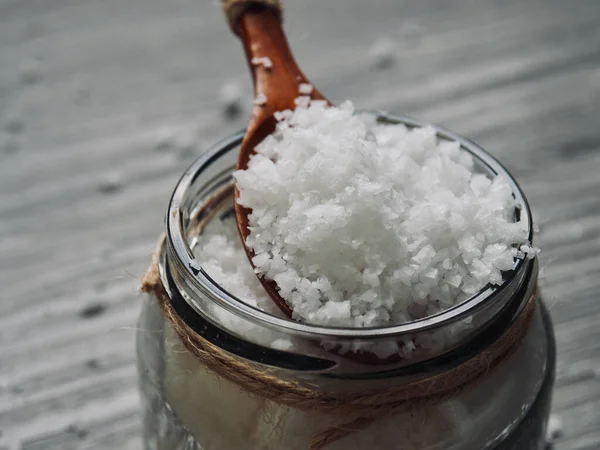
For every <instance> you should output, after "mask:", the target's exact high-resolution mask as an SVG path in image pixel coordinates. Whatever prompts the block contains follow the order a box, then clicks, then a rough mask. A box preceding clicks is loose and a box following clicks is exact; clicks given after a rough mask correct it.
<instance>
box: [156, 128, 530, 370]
mask: <svg viewBox="0 0 600 450" xmlns="http://www.w3.org/2000/svg"><path fill="white" fill-rule="evenodd" d="M378 120H382V121H384V122H388V123H404V124H406V125H407V126H409V127H410V126H422V125H424V124H421V123H418V122H416V121H413V120H410V119H406V118H390V117H383V118H382V117H381V116H380V117H379V118H378ZM437 131H438V136H439V138H440V139H451V140H456V141H459V143H460V144H461V146H462V148H463V149H464V150H465V151H468V152H470V153H471V154H472V155H473V156H474V158H475V159H477V161H478V163H477V164H479V165H480V166H481V167H484V168H485V170H486V171H487V172H488V173H491V174H502V175H504V176H506V177H507V178H508V179H509V180H510V181H511V185H512V188H513V192H514V195H515V199H516V201H517V203H518V204H520V205H521V206H522V209H521V210H519V211H516V214H517V215H520V216H521V220H522V222H523V223H524V224H525V225H526V226H527V227H528V228H529V229H530V236H529V237H530V238H531V213H530V211H529V208H528V206H527V202H526V200H525V198H524V196H523V194H522V193H521V191H520V188H519V187H518V185H517V184H516V183H515V182H514V180H512V178H510V175H509V174H508V172H506V170H505V169H504V168H503V167H502V166H501V165H500V164H499V163H498V162H497V161H495V160H494V159H493V158H492V157H491V156H490V155H488V154H487V153H486V152H485V151H483V150H482V149H481V148H479V147H477V146H476V145H475V144H473V143H471V142H469V141H467V140H466V139H464V138H461V137H460V136H457V135H455V134H452V133H450V132H448V131H446V130H443V129H441V128H437ZM242 138H243V133H238V134H237V135H235V136H233V137H231V138H228V139H226V140H224V141H222V142H221V143H219V144H217V145H216V146H215V147H213V148H212V149H209V150H208V151H207V152H206V153H205V154H204V155H203V156H202V157H201V158H199V159H198V160H197V161H196V162H195V163H194V164H193V166H192V167H191V168H190V169H189V170H188V171H187V172H186V173H185V174H184V176H183V177H182V179H181V180H180V183H179V184H178V186H177V188H176V190H175V192H174V194H173V197H172V199H171V203H170V205H169V212H168V214H167V217H166V222H167V239H166V243H165V245H164V247H163V251H162V258H161V278H162V282H163V285H164V286H165V288H166V289H167V291H168V294H169V296H170V298H171V301H172V302H173V305H174V308H175V310H176V311H177V313H178V314H180V316H181V317H183V318H184V319H185V321H186V323H189V325H190V327H192V328H193V329H194V330H195V331H196V332H197V333H198V334H200V335H202V336H204V337H205V338H206V339H207V340H209V341H211V342H212V343H213V344H215V345H218V346H220V347H222V348H223V349H225V350H227V351H228V352H230V353H233V354H236V355H238V356H240V357H242V358H245V359H248V360H251V361H255V362H257V363H260V364H265V365H268V366H274V367H279V368H284V369H294V370H297V371H311V372H319V373H327V374H330V375H332V376H343V377H361V376H373V374H386V373H392V372H394V373H399V372H403V373H404V372H406V373H412V372H415V373H416V372H419V371H423V370H425V369H424V368H427V367H433V366H443V365H444V364H450V363H451V362H452V361H456V360H457V359H458V360H460V359H461V355H465V354H469V352H468V350H469V349H471V348H473V347H476V345H475V344H476V343H477V342H480V341H486V340H493V339H494V336H497V335H498V334H499V333H500V332H501V330H502V329H506V327H507V326H508V325H509V324H510V322H511V321H512V320H513V319H514V317H515V316H516V315H517V314H518V312H519V311H520V309H521V308H522V307H523V305H524V304H525V302H526V301H527V299H528V298H529V297H530V296H531V294H532V293H533V289H534V287H535V284H536V280H537V262H536V260H535V259H534V260H522V261H519V262H517V263H516V264H515V268H514V270H513V271H511V272H509V273H506V274H505V280H504V282H503V284H502V285H501V286H495V287H491V286H488V287H486V288H484V289H483V290H482V291H481V292H479V293H478V294H477V295H474V296H473V297H471V298H469V299H467V300H465V301H464V302H462V303H460V304H459V305H457V306H455V307H453V308H450V309H448V310H445V311H443V312H441V313H438V314H435V315H433V316H429V317H426V318H424V319H420V320H416V321H413V322H408V323H405V324H401V325H396V326H392V327H384V328H362V329H361V328H356V329H355V328H332V327H323V326H312V325H308V324H304V323H299V322H295V321H293V320H290V319H287V318H285V317H277V316H274V315H270V314H268V313H266V312H264V311H261V310H259V309H258V308H255V307H252V306H250V305H249V304H248V303H246V302H244V301H243V299H238V298H237V297H235V296H234V295H232V294H231V293H229V292H227V291H226V290H225V289H223V288H222V287H221V286H220V285H219V284H218V283H217V282H215V281H214V280H213V279H212V278H211V277H210V276H209V274H207V273H206V272H205V271H204V270H203V268H202V264H201V262H198V261H196V259H195V256H194V254H193V247H194V243H195V242H196V241H197V239H198V236H199V235H201V233H202V231H203V229H204V227H205V226H206V224H207V223H209V222H210V221H211V220H221V219H222V218H223V217H227V216H228V215H230V214H232V210H233V200H232V198H231V189H232V183H233V180H232V172H233V170H234V169H235V163H236V159H237V154H238V151H239V145H240V143H241V141H242ZM217 226H219V223H218V222H217ZM503 327H504V328H503ZM248 330H252V333H249V332H248ZM484 338H485V339H484ZM282 342H284V343H286V345H285V346H282V345H281V343H282ZM409 342H412V343H413V344H412V345H416V346H417V347H418V348H419V349H420V350H422V351H420V352H414V354H412V355H411V357H406V355H405V356H401V357H398V358H396V359H392V360H389V361H386V363H385V364H372V362H373V360H378V358H372V360H371V361H367V363H365V364H363V363H359V362H356V361H353V360H351V359H349V358H347V357H345V356H344V355H345V354H347V352H352V351H356V349H359V351H363V352H364V351H365V349H366V351H367V352H370V353H371V354H373V355H377V354H378V351H381V349H382V348H383V349H385V348H386V347H389V346H392V347H393V346H394V345H396V346H397V345H398V343H400V344H401V345H409V344H408V343H409ZM288 344H290V345H288ZM284 348H285V349H284ZM345 352H346V353H345ZM463 359H464V358H463ZM363 362H364V361H363Z"/></svg>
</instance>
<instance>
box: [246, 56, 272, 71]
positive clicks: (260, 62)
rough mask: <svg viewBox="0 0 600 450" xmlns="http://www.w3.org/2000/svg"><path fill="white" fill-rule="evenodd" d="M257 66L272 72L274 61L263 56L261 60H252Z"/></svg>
mask: <svg viewBox="0 0 600 450" xmlns="http://www.w3.org/2000/svg"><path fill="white" fill-rule="evenodd" d="M250 63H252V64H253V65H255V66H263V67H264V68H265V69H267V70H270V69H272V68H273V61H271V58H269V57H268V56H263V57H260V58H252V60H251V61H250Z"/></svg>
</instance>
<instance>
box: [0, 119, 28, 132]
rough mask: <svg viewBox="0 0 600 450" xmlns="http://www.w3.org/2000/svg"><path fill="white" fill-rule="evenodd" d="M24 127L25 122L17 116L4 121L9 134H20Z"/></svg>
mask: <svg viewBox="0 0 600 450" xmlns="http://www.w3.org/2000/svg"><path fill="white" fill-rule="evenodd" d="M24 127H25V122H24V121H23V119H21V118H20V117H19V116H17V115H9V116H8V117H6V118H5V119H4V129H5V130H6V132H7V133H9V134H19V133H21V131H23V128H24Z"/></svg>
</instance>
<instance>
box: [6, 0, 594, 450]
mask: <svg viewBox="0 0 600 450" xmlns="http://www.w3.org/2000/svg"><path fill="white" fill-rule="evenodd" d="M288 3H289V5H288V14H287V16H288V20H287V25H286V27H287V30H288V31H289V35H290V40H291V43H292V47H293V48H294V50H295V53H296V55H297V57H298V60H299V62H300V64H301V66H302V67H304V68H305V70H306V72H307V74H308V75H309V77H310V78H311V79H312V80H313V81H314V82H315V84H317V85H318V86H319V88H320V89H321V90H322V91H323V92H325V93H326V94H327V95H328V96H329V97H330V98H331V99H332V100H334V101H335V102H339V101H341V100H343V99H345V98H351V99H353V100H354V101H355V104H356V105H358V106H360V107H368V108H381V109H384V110H388V111H390V112H401V113H407V114H410V115H413V116H416V117H420V118H424V119H427V120H430V121H432V122H436V123H439V124H442V125H445V126H447V127H449V128H452V129H454V130H456V131H458V132H460V133H462V134H464V135H466V136H469V137H471V138H473V139H474V140H475V141H477V142H478V143H480V144H482V145H483V146H484V147H485V148H487V149H488V150H489V151H490V152H491V153H493V154H494V155H496V156H497V157H499V158H500V159H501V160H502V161H503V162H504V163H505V164H506V166H507V167H508V168H509V170H511V171H512V173H513V174H514V175H516V176H517V177H518V179H519V180H520V182H521V184H522V187H523V188H524V189H525V191H526V193H527V195H528V197H529V199H530V201H531V204H532V206H533V210H534V212H535V216H536V219H537V223H538V224H539V226H540V228H541V232H540V234H539V237H540V239H539V244H540V245H541V247H542V248H543V253H542V254H541V260H542V265H543V268H544V274H545V279H544V281H543V292H544V295H545V298H546V300H547V302H548V305H549V307H550V310H551V312H552V316H553V319H554V321H555V324H556V333H557V339H558V352H559V360H558V380H557V383H556V391H555V396H554V411H555V414H556V415H557V417H560V419H561V420H562V424H563V432H562V437H561V438H559V439H558V441H557V442H556V444H555V448H556V449H558V450H575V449H578V450H584V449H585V450H592V449H600V369H599V367H600V326H598V322H599V321H600V301H599V300H600V1H598V0H588V1H583V0H582V1H577V0H575V1H564V0H545V1H542V0H528V1H519V0H511V1H504V2H499V1H494V0H478V1H475V0H455V1H453V2H447V1H442V0H439V1H409V0H378V1H374V0H371V1H369V2H365V1H364V0H361V1H357V0H352V1H350V0H345V1H342V0H310V1H308V0H304V1H298V0H295V1H294V0H288ZM381 39H384V40H383V41H381ZM385 39H387V42H388V44H385ZM378 41H379V42H380V44H377V45H376V47H377V46H379V47H380V49H381V53H380V54H379V56H377V51H375V52H374V51H373V49H372V46H373V45H374V44H376V43H377V42H378ZM392 44H393V45H392ZM386 45H387V47H389V48H388V49H386ZM387 63H391V64H387ZM381 66H385V67H381ZM228 81H232V82H234V83H239V84H240V85H241V86H242V89H243V99H242V101H243V103H244V104H245V105H249V104H250V83H249V81H248V76H247V73H246V67H245V64H244V62H243V59H242V52H241V48H240V45H239V43H238V42H236V40H235V39H234V38H233V37H232V36H231V35H230V34H229V31H228V29H227V27H226V26H225V24H224V21H223V19H222V17H221V12H220V10H219V8H218V7H217V4H216V2H213V1H208V0H169V1H164V0H52V1H50V0H0V298H1V302H0V431H1V435H0V449H2V450H7V449H8V450H17V449H23V450H25V449H26V450H34V449H35V450H38V449H44V450H73V449H77V450H80V449H81V450H83V449H85V450H100V449H122V450H129V449H132V450H133V449H139V448H141V444H140V422H139V416H138V408H139V403H138V399H137V391H136V375H135V367H134V331H135V326H136V316H137V314H138V310H139V306H140V302H139V298H138V296H137V284H138V277H139V275H140V274H141V273H142V271H143V270H144V268H145V266H146V264H147V261H148V257H149V255H150V253H151V251H152V249H153V246H154V242H155V238H156V237H157V235H158V234H159V232H160V231H161V229H162V219H163V214H164V211H165V207H166V202H167V199H168V197H169V195H170V192H171V190H172V188H173V186H174V185H175V183H176V181H177V178H178V176H179V174H180V173H181V172H182V171H183V170H184V168H185V167H186V166H187V165H188V164H189V163H190V162H191V161H192V160H193V159H194V158H195V157H196V156H197V155H199V154H200V153H201V152H202V151H203V150H205V149H206V148H207V146H209V145H210V144H211V143H213V142H215V141H217V140H218V139H219V138H220V137H223V136H225V135H227V134H229V133H231V132H233V131H234V130H237V129H240V128H242V127H243V124H244V120H246V117H247V115H248V108H245V110H244V111H243V112H242V114H241V115H240V116H239V117H238V118H235V119H231V118H230V119H228V118H226V117H225V115H224V114H223V103H222V99H221V98H220V95H219V89H220V88H221V87H222V86H223V85H224V84H225V83H226V82H228ZM524 450H525V449H524Z"/></svg>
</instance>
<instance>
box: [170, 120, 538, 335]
mask: <svg viewBox="0 0 600 450" xmlns="http://www.w3.org/2000/svg"><path fill="white" fill-rule="evenodd" d="M358 112H359V113H361V114H369V115H373V116H375V117H376V119H377V120H378V121H380V122H382V123H388V124H404V125H406V126H407V127H409V128H415V127H423V126H430V127H432V128H433V129H434V130H435V131H436V134H437V137H438V138H441V139H446V140H451V141H456V142H458V143H459V144H460V146H461V149H462V150H464V151H467V152H469V153H470V154H471V155H472V156H473V158H474V160H475V161H476V162H477V163H478V164H480V165H481V166H482V167H483V168H485V170H486V171H487V173H488V174H490V175H492V176H495V175H502V176H504V177H506V179H507V181H508V183H509V185H510V186H511V189H512V192H513V196H514V198H515V200H516V203H517V205H520V208H516V209H515V215H516V216H518V217H519V219H520V221H521V222H522V223H523V224H524V228H525V229H526V231H527V238H528V239H529V241H530V242H531V241H532V238H533V226H532V215H531V210H530V207H529V204H528V202H527V199H526V198H525V195H524V194H523V191H522V190H521V188H520V187H519V185H518V183H517V182H516V180H515V179H514V178H513V177H512V175H511V174H510V173H509V172H508V171H507V170H506V169H505V168H504V166H502V164H500V162H499V161H498V160H496V159H495V158H494V157H493V156H492V155H490V154H489V153H487V152H486V151H485V150H483V149H482V148H481V147H480V146H478V145H477V144H475V143H473V142H472V141H470V140H468V139H466V138H464V137H462V136H461V135H459V134H457V133H454V132H452V131H449V130H447V129H445V128H443V127H439V126H437V125H433V124H430V123H428V122H423V121H420V120H416V119H412V118H409V117H406V116H393V115H388V114H386V113H382V112H379V111H369V110H360V111H358ZM243 137H244V131H240V132H238V133H236V134H234V135H232V136H230V137H227V138H225V139H223V140H221V141H220V142H218V143H217V144H215V145H214V146H212V147H211V148H210V149H208V150H207V151H206V152H205V153H204V154H203V155H202V156H200V157H199V158H198V159H197V160H196V161H195V162H194V163H193V164H192V165H191V166H190V167H189V168H188V169H187V170H186V171H185V173H184V174H183V175H182V177H181V179H180V180H179V182H178V183H177V186H176V188H175V190H174V192H173V195H172V196H171V199H170V202H169V206H168V211H167V216H166V220H165V222H166V229H167V233H166V239H167V253H168V255H169V263H170V264H174V265H176V266H177V268H178V270H180V271H183V273H184V274H185V278H186V283H187V284H188V285H189V286H190V287H191V288H192V289H193V290H194V291H196V292H199V293H202V294H204V295H205V296H208V297H209V298H210V299H211V300H212V301H214V302H215V303H216V304H217V305H218V306H219V307H222V308H224V309H225V310H227V311H228V312H230V313H233V314H235V315H236V316H238V317H241V318H243V319H245V320H248V321H251V322H253V323H256V324H258V325H261V326H266V327H268V328H272V329H276V330H279V331H282V332H284V333H292V334H295V335H301V336H305V337H314V338H318V339H328V338H331V339H353V340H354V339H357V340H371V339H383V338H397V337H399V336H403V335H410V334H413V333H415V332H421V331H427V330H433V329H437V328H440V327H444V326H447V325H450V324H452V323H455V322H458V321H461V320H463V319H465V318H466V317H468V316H470V315H472V314H474V313H476V312H477V311H479V310H480V309H481V308H482V307H484V306H486V305H489V304H491V303H495V302H496V301H499V300H498V299H500V298H504V297H505V296H504V295H503V294H504V293H505V292H506V291H509V290H510V289H509V286H512V285H514V281H515V280H516V279H517V277H520V275H522V274H523V273H525V272H526V271H527V270H528V269H529V267H530V266H531V265H532V264H533V260H528V259H526V258H524V259H517V260H516V263H515V266H514V268H513V270H512V271H511V272H509V273H508V274H507V275H506V276H505V277H504V280H503V283H502V284H501V285H499V286H491V285H488V286H486V287H484V288H483V289H482V290H481V291H479V292H478V293H476V294H474V295H472V296H470V297H469V298H467V299H465V300H463V301H462V302H460V303H459V304H457V305H454V306H452V307H450V308H448V309H445V310H443V311H441V312H439V313H436V314H434V315H431V316H427V317H424V318H421V319H416V320H413V321H410V322H405V323H402V324H398V325H390V326H385V327H376V328H351V327H328V326H323V325H312V324H307V323H302V322H296V321H294V320H292V319H286V318H282V317H278V316H274V315H272V314H269V313H268V312H265V311H263V310H261V309H259V308H256V307H254V306H251V305H249V304H248V303H246V302H244V301H243V300H241V299H240V298H238V297H236V296H235V295H233V294H231V293H229V292H227V291H226V290H225V289H224V288H222V287H221V286H220V285H219V284H218V283H217V282H216V281H214V280H213V279H212V278H211V277H210V276H209V275H208V274H207V273H206V272H205V271H204V270H203V269H202V267H198V265H197V263H196V259H195V257H194V254H193V251H192V248H191V247H190V244H189V243H188V240H187V238H186V233H185V223H184V222H185V220H186V219H185V217H186V216H187V217H189V216H190V210H191V209H193V208H195V207H196V206H198V205H196V204H195V203H194V198H193V196H194V192H195V190H194V188H193V186H194V182H195V181H196V179H197V177H198V175H199V174H200V173H202V171H203V170H205V169H206V168H207V167H209V166H210V164H211V163H212V162H214V161H215V160H217V159H218V158H219V157H220V156H222V155H223V154H224V153H227V152H229V151H231V150H233V149H234V148H238V147H239V145H240V144H241V142H242V139H243ZM249 264H250V263H249ZM185 300H186V302H187V303H188V304H189V306H191V307H192V308H193V309H194V310H195V311H196V312H197V313H198V314H200V315H202V307H201V306H200V305H199V304H198V302H196V301H195V300H194V298H192V297H191V296H185Z"/></svg>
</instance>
